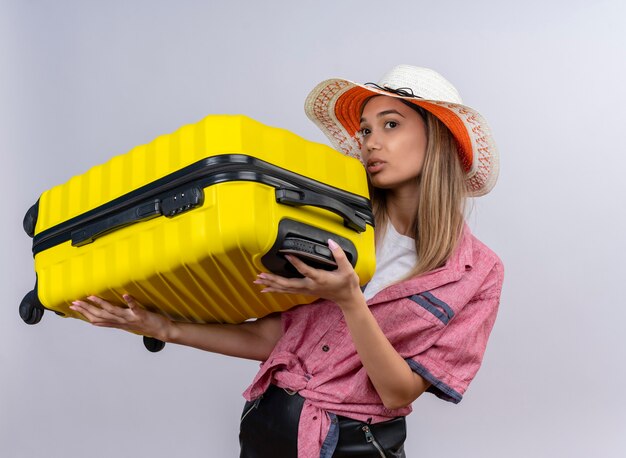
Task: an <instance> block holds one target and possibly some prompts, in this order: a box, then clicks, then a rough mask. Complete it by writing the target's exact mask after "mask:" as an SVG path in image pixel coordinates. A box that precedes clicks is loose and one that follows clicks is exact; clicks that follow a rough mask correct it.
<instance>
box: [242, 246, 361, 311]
mask: <svg viewBox="0 0 626 458" xmlns="http://www.w3.org/2000/svg"><path fill="white" fill-rule="evenodd" d="M328 248H330V250H331V252H332V253H333V256H334V258H335V262H336V263H337V269H336V270H332V271H328V270H323V269H315V268H313V267H311V266H309V265H307V264H306V263H304V262H303V261H301V260H300V259H298V258H297V257H295V256H290V255H286V256H285V257H286V258H287V260H288V261H289V262H290V263H291V264H293V266H294V267H295V268H296V270H297V271H298V272H300V273H301V274H302V275H303V276H304V278H285V277H281V276H279V275H274V274H270V273H260V274H259V275H258V276H257V280H255V281H254V283H256V284H259V285H264V286H265V289H263V291H262V292H264V293H287V294H304V295H310V296H317V297H321V298H324V299H328V300H331V301H333V302H335V303H337V304H338V305H339V307H341V308H342V309H345V308H349V307H351V306H353V305H355V304H357V303H361V302H363V303H364V302H365V299H364V298H363V293H362V292H361V289H360V287H359V277H358V275H357V274H356V272H355V271H354V268H353V267H352V264H350V261H348V258H347V257H346V254H345V252H344V251H343V250H342V249H341V247H340V246H339V245H338V244H337V243H336V242H335V241H333V240H328Z"/></svg>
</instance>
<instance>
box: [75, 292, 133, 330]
mask: <svg viewBox="0 0 626 458" xmlns="http://www.w3.org/2000/svg"><path fill="white" fill-rule="evenodd" d="M87 299H88V300H89V302H87V301H80V300H79V301H74V302H72V306H71V307H70V309H72V310H74V311H76V312H79V313H80V314H82V315H83V316H84V317H85V318H87V319H88V320H89V321H90V322H91V323H93V324H98V325H100V326H102V325H103V324H104V323H109V324H112V325H119V324H125V323H128V322H129V321H130V320H132V318H133V317H134V313H133V310H129V309H127V308H123V307H119V306H117V305H113V304H111V303H110V302H108V301H106V300H104V299H102V298H100V297H98V296H89V297H88V298H87ZM133 301H134V300H133ZM133 305H134V306H135V307H137V303H136V302H135V301H134V303H133Z"/></svg>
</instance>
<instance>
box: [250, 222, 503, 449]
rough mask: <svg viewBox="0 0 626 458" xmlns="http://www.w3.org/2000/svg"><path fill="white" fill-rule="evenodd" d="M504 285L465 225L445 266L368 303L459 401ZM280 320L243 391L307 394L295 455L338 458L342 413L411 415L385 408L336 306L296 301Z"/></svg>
mask: <svg viewBox="0 0 626 458" xmlns="http://www.w3.org/2000/svg"><path fill="white" fill-rule="evenodd" d="M502 281H503V266H502V262H501V261H500V259H499V258H498V257H497V256H496V254H495V253H493V252H492V251H491V250H490V249H489V248H487V247H486V246H485V245H484V244H482V243H481V242H480V241H479V240H478V239H476V238H475V237H474V236H473V235H472V234H471V232H470V230H469V228H468V227H467V225H466V226H465V227H464V229H463V234H462V236H461V240H460V243H459V245H458V246H457V248H456V250H455V251H454V253H453V254H452V256H451V257H450V259H449V260H448V262H447V263H446V265H445V266H444V267H441V268H438V269H435V270H432V271H430V272H427V273H425V274H423V275H420V276H418V277H414V278H411V279H409V280H406V281H403V282H401V283H398V284H395V285H392V286H389V287H387V288H386V289H384V290H382V291H381V292H379V293H378V294H377V295H376V296H374V297H373V298H372V299H370V300H369V301H368V302H367V303H368V306H369V308H370V310H371V312H372V314H373V315H374V317H375V318H376V320H377V321H378V324H379V326H380V327H381V329H382V331H383V332H384V333H385V335H386V336H387V338H388V339H389V341H390V342H391V344H392V345H393V347H394V348H395V349H396V351H397V352H398V353H399V354H400V355H401V356H402V357H403V358H405V360H406V361H407V364H409V366H410V367H411V369H413V370H414V371H415V372H416V373H418V374H419V375H421V376H422V377H424V378H425V379H426V380H427V381H428V382H430V383H431V384H432V385H431V387H430V388H429V389H428V391H429V392H431V393H434V394H435V395H436V396H438V397H440V398H442V399H445V400H447V401H451V402H454V403H458V402H459V401H461V398H462V397H463V393H464V392H465V390H466V389H467V387H468V385H469V383H470V381H471V380H472V379H473V378H474V376H475V375H476V372H477V371H478V368H479V367H480V364H481V362H482V358H483V354H484V351H485V347H486V345H487V339H488V337H489V334H490V332H491V329H492V327H493V324H494V321H495V318H496V313H497V310H498V304H499V302H500V293H501V290H502ZM282 326H283V336H282V337H281V339H280V340H279V341H278V343H277V344H276V347H275V348H274V350H273V351H272V354H271V355H270V356H269V358H268V359H267V361H265V362H264V363H262V364H261V368H260V370H259V372H258V374H257V375H256V377H255V378H254V381H253V382H252V384H251V385H250V387H248V389H247V390H246V391H245V393H244V397H245V398H246V399H248V400H252V399H256V398H258V397H259V396H260V395H261V394H263V393H264V392H265V390H266V389H267V387H268V386H269V384H270V383H274V384H275V385H278V386H279V387H282V388H288V389H290V390H294V391H298V392H299V393H300V394H301V395H302V396H303V397H304V398H305V402H304V406H303V409H302V414H301V416H300V424H299V430H298V431H299V432H298V456H299V457H330V456H331V455H332V453H333V451H334V447H335V445H336V441H337V427H336V414H338V415H343V416H346V417H350V418H354V419H356V420H361V421H367V420H368V419H370V418H371V420H372V422H374V423H376V422H379V421H385V420H388V419H390V418H394V417H397V416H405V415H408V414H409V413H410V412H411V410H412V409H411V407H405V408H401V409H395V410H389V409H387V408H386V407H385V406H384V405H383V403H382V401H381V399H380V397H379V396H378V393H377V392H376V390H375V389H374V386H373V385H372V383H371V382H370V380H369V378H368V376H367V373H366V372H365V369H364V367H363V365H362V363H361V360H360V359H359V356H358V354H357V352H356V349H355V347H354V344H353V343H352V339H351V337H350V333H349V331H348V328H347V326H346V322H345V320H344V318H343V314H342V312H341V310H340V309H339V307H338V306H337V305H336V304H334V303H333V302H330V301H327V300H318V301H316V302H314V303H312V304H308V305H301V306H298V307H295V308H293V309H291V310H289V311H287V312H284V313H283V314H282Z"/></svg>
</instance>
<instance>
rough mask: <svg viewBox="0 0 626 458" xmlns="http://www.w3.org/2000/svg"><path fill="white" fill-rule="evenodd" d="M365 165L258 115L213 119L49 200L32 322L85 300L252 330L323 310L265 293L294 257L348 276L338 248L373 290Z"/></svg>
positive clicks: (38, 244)
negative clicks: (287, 313) (134, 304)
mask: <svg viewBox="0 0 626 458" xmlns="http://www.w3.org/2000/svg"><path fill="white" fill-rule="evenodd" d="M373 224H374V220H373V215H372V212H371V207H370V202H369V199H368V187H367V181H366V176H365V170H364V168H363V166H362V165H361V163H360V162H359V161H358V160H356V159H352V158H348V157H346V156H344V155H342V154H340V153H339V152H337V151H335V150H333V149H331V148H330V147H327V146H325V145H322V144H319V143H314V142H310V141H307V140H304V139H303V138H301V137H299V136H297V135H295V134H293V133H290V132H288V131H286V130H284V129H279V128H273V127H268V126H265V125H263V124H261V123H259V122H256V121H254V120H252V119H250V118H248V117H245V116H234V115H212V116H208V117H206V118H205V119H203V120H202V121H200V122H198V123H196V124H193V125H187V126H184V127H182V128H180V129H179V130H178V131H176V132H174V133H172V134H168V135H163V136H160V137H158V138H156V139H155V140H154V141H152V142H151V143H148V144H146V145H142V146H138V147H135V148H134V149H132V150H131V151H130V152H128V153H126V154H123V155H120V156H116V157H114V158H112V159H111V160H110V161H108V162H106V163H104V164H102V165H98V166H96V167H93V168H92V169H90V170H89V171H88V172H86V173H85V174H83V175H79V176H75V177H73V178H72V179H70V180H69V181H68V182H67V183H65V184H62V185H59V186H56V187H54V188H52V189H50V190H48V191H46V192H44V193H43V194H42V195H41V197H40V198H39V200H38V201H37V203H36V204H35V205H34V206H33V207H31V209H30V210H29V211H28V212H27V214H26V216H25V218H24V229H25V230H26V232H27V233H28V234H29V235H30V236H33V254H34V258H35V271H36V274H37V280H36V286H35V289H34V290H33V291H31V292H30V293H28V294H27V295H26V297H25V298H24V300H23V301H22V303H21V304H20V314H21V316H22V318H23V319H24V321H25V322H27V323H30V324H34V323H37V322H38V321H39V320H40V319H41V317H42V314H43V310H44V309H50V310H53V311H54V312H56V313H57V314H59V315H62V316H66V317H73V318H81V316H80V315H79V314H77V313H76V312H74V311H72V310H71V309H70V308H69V306H70V305H71V301H72V300H75V299H78V298H83V297H86V296H88V295H98V296H101V297H103V298H105V299H107V300H110V301H113V302H121V301H122V299H121V296H122V294H124V293H129V294H131V295H133V296H134V297H136V298H137V300H138V301H139V302H141V303H142V304H145V305H146V306H147V307H149V308H150V309H153V310H158V311H160V312H162V313H163V314H165V315H167V316H169V317H170V318H172V319H175V320H183V321H191V322H198V323H203V322H226V323H238V322H242V321H245V320H247V319H249V318H255V317H262V316H265V315H267V314H269V313H272V312H275V311H284V310H287V309H289V308H290V307H292V306H294V305H296V304H300V303H305V302H310V301H312V300H313V299H314V298H312V297H308V296H292V295H285V294H267V293H260V288H259V287H258V286H257V285H255V284H253V283H252V282H253V280H254V279H255V278H256V275H257V273H259V272H262V271H272V272H275V273H278V274H281V275H285V276H295V275H298V274H297V272H295V270H294V269H293V267H292V266H291V265H290V264H289V263H288V262H287V261H286V259H285V258H284V253H286V252H291V253H296V254H298V255H299V256H300V257H302V258H303V259H305V260H306V262H307V263H309V264H311V265H314V266H316V267H320V268H328V269H332V268H334V266H333V264H334V261H333V259H332V255H331V254H330V250H329V249H328V248H327V240H328V238H333V239H334V240H335V241H336V242H337V243H339V245H340V246H341V247H342V248H343V249H344V250H345V251H346V253H347V255H348V258H349V259H350V261H351V262H352V264H353V265H354V267H355V270H356V272H357V274H358V275H359V278H360V280H361V283H362V284H365V283H366V282H367V281H368V280H369V279H370V277H371V276H372V275H373V272H374V268H375V265H374V263H375V258H374V232H373Z"/></svg>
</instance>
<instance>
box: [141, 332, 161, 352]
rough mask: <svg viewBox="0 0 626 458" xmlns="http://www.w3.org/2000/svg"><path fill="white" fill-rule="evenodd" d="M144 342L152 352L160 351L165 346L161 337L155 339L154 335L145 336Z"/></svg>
mask: <svg viewBox="0 0 626 458" xmlns="http://www.w3.org/2000/svg"><path fill="white" fill-rule="evenodd" d="M143 344H144V346H145V347H146V349H147V350H148V351H151V352H152V353H156V352H159V351H161V350H163V347H165V342H163V341H162V340H159V339H155V338H154V337H146V336H143Z"/></svg>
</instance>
